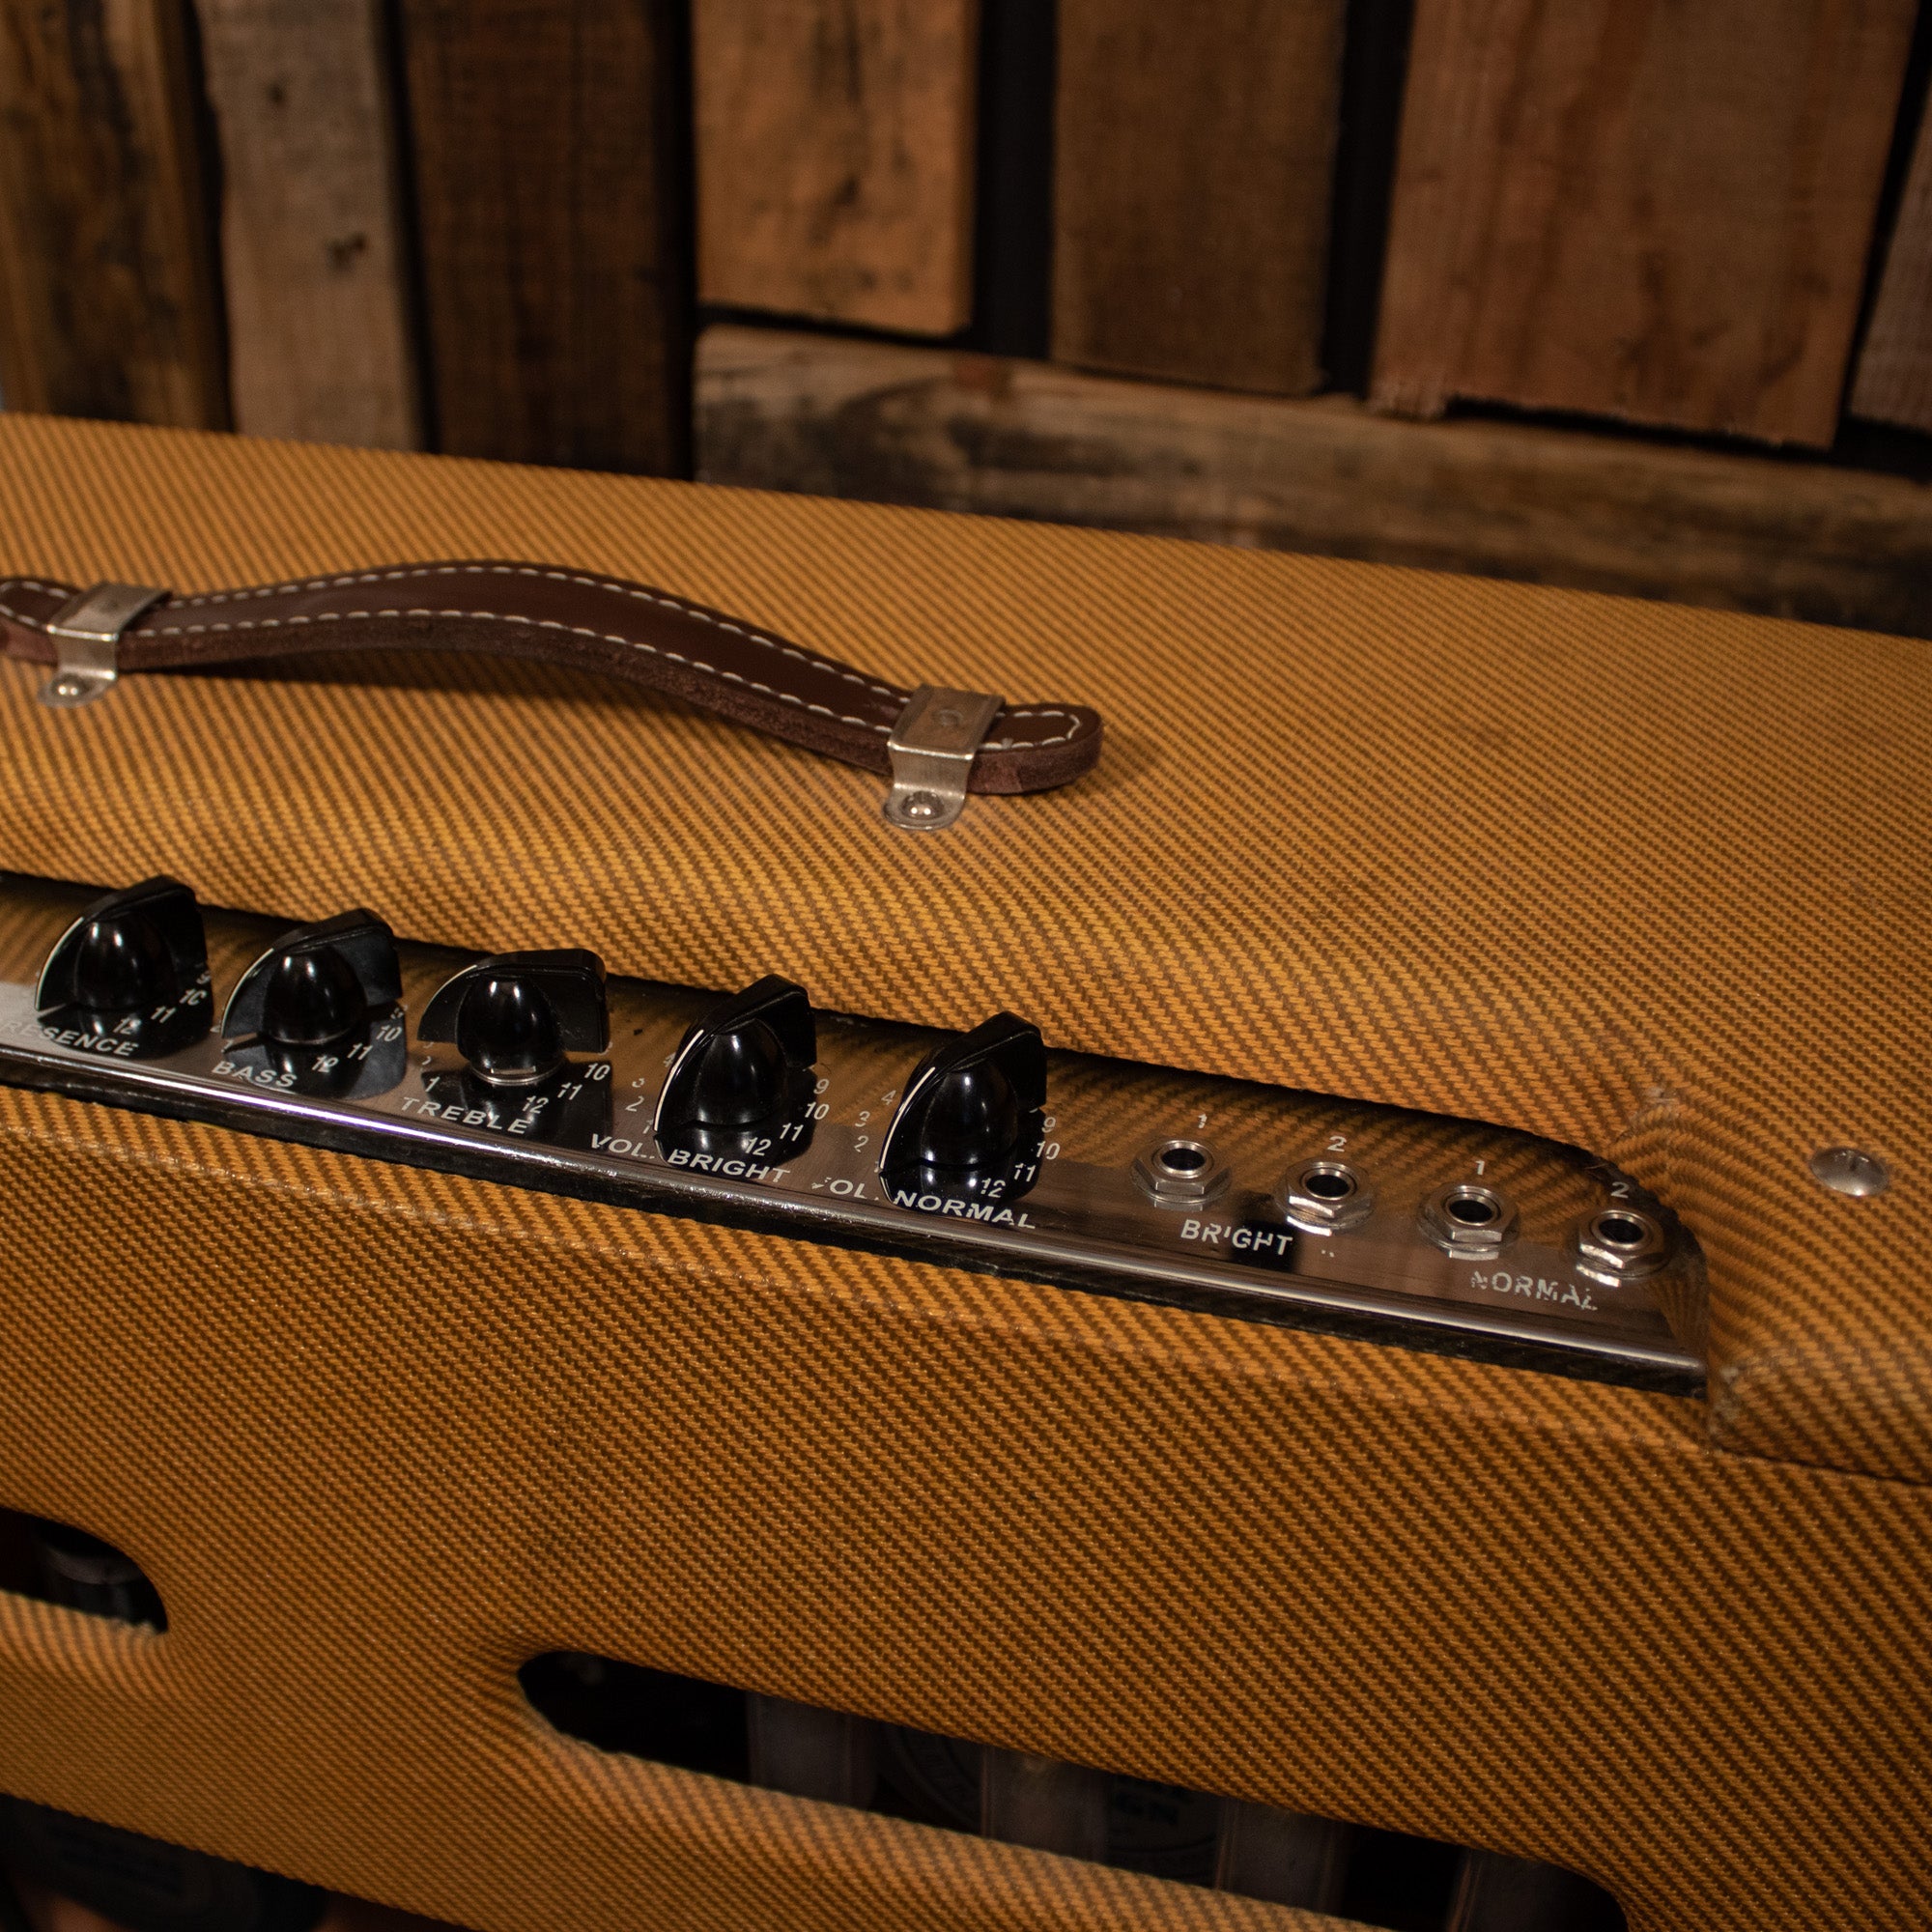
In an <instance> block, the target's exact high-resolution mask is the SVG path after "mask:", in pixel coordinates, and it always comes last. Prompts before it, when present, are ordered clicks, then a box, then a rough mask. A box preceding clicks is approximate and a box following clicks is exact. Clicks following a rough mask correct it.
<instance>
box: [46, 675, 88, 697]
mask: <svg viewBox="0 0 1932 1932" xmlns="http://www.w3.org/2000/svg"><path fill="white" fill-rule="evenodd" d="M86 689H87V687H86V686H85V685H84V684H82V683H81V681H80V680H79V678H77V677H57V678H55V680H54V696H56V697H78V696H80V694H81V693H82V692H83V691H85V690H86Z"/></svg>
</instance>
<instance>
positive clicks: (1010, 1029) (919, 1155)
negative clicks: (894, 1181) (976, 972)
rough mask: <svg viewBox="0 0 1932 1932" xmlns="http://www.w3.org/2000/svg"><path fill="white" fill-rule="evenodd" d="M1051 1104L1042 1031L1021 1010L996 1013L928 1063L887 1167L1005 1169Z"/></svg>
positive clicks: (909, 1086)
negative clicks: (1033, 1120) (1034, 1119)
mask: <svg viewBox="0 0 1932 1932" xmlns="http://www.w3.org/2000/svg"><path fill="white" fill-rule="evenodd" d="M1045 1105H1046V1047H1045V1045H1044V1043H1043V1042H1042V1041H1041V1039H1040V1037H1039V1029H1038V1028H1037V1026H1035V1025H1033V1024H1032V1023H1031V1022H1030V1021H1028V1020H1023V1019H1021V1018H1020V1017H1019V1016H1018V1014H1016V1013H995V1014H994V1015H993V1017H992V1018H991V1019H989V1020H985V1021H982V1022H981V1023H980V1025H979V1026H977V1027H975V1028H974V1029H973V1031H972V1032H971V1033H969V1034H963V1035H961V1036H960V1037H959V1038H957V1039H950V1040H947V1041H945V1042H944V1043H943V1044H942V1045H939V1046H936V1047H934V1048H933V1050H932V1051H931V1052H930V1053H928V1054H927V1055H926V1056H925V1058H924V1059H923V1061H921V1062H920V1064H919V1065H918V1067H917V1068H916V1069H915V1071H914V1073H913V1076H912V1078H911V1079H910V1080H909V1081H908V1082H907V1083H906V1089H905V1097H904V1099H902V1100H901V1101H900V1102H899V1107H898V1112H897V1113H895V1115H894V1116H893V1124H892V1126H891V1127H890V1128H889V1129H888V1131H887V1134H886V1144H885V1147H884V1148H883V1149H882V1150H881V1151H880V1154H879V1167H880V1171H881V1172H885V1171H886V1170H888V1169H903V1168H911V1167H920V1168H937V1169H941V1170H953V1171H958V1170H965V1171H967V1172H972V1171H975V1170H978V1169H983V1168H992V1167H997V1166H999V1165H1000V1164H1001V1163H1002V1162H1003V1161H1006V1160H1008V1159H1009V1158H1010V1157H1011V1155H1012V1154H1013V1153H1014V1151H1016V1150H1017V1149H1018V1147H1019V1144H1020V1137H1021V1135H1022V1134H1023V1133H1024V1131H1025V1129H1026V1125H1027V1120H1028V1117H1029V1116H1030V1115H1032V1114H1036V1113H1037V1112H1038V1111H1039V1110H1040V1109H1041V1108H1042V1107H1044V1106H1045Z"/></svg>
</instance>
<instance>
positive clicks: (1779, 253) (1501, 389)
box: [1375, 0, 1917, 446]
mask: <svg viewBox="0 0 1932 1932" xmlns="http://www.w3.org/2000/svg"><path fill="white" fill-rule="evenodd" d="M1916 12H1917V7H1916V0H1700V4H1696V5H1683V6H1647V5H1632V4H1630V3H1629V0H1564V4H1563V5H1561V6H1556V7H1547V6H1544V5H1542V4H1541V0H1418V5H1417V10H1416V15H1415V30H1414V39H1413V43H1412V45H1411V49H1410V57H1409V84H1408V93H1407V100H1406V110H1405V115H1404V121H1403V128H1402V147H1401V162H1400V171H1399V174H1398V178H1397V185H1396V196H1395V207H1394V212H1393V216H1392V222H1391V230H1390V237H1389V248H1388V262H1387V272H1386V277H1385V280H1384V284H1383V298H1382V318H1381V329H1380V336H1379V341H1378V348H1377V354H1376V365H1375V395H1376V399H1377V400H1378V402H1379V403H1381V404H1382V405H1383V406H1384V407H1387V408H1390V409H1397V410H1403V411H1406V412H1412V413H1416V414H1423V415H1428V414H1434V413H1437V412H1440V410H1441V409H1442V408H1443V406H1444V405H1445V404H1446V403H1447V402H1448V401H1449V400H1450V399H1451V398H1452V397H1457V396H1475V397H1483V398H1487V399H1489V400H1492V401H1497V402H1505V403H1513V404H1519V405H1522V406H1525V407H1529V408H1534V409H1545V410H1564V411H1580V412H1589V413H1592V414H1601V415H1608V416H1620V417H1624V418H1626V419H1629V420H1631V421H1635V422H1643V423H1656V424H1663V425H1668V426H1670V427H1673V428H1677V429H1685V430H1697V431H1717V432H1723V433H1727V434H1736V435H1742V436H1750V437H1759V438H1763V439H1766V440H1771V441H1791V442H1801V443H1811V444H1815V445H1821V446H1822V445H1824V444H1827V443H1829V442H1830V441H1831V440H1832V438H1833V432H1834V430H1835V427H1836V423H1837V416H1838V406H1839V400H1840V397H1841V394H1842V392H1843V388H1844V384H1845V377H1846V372H1847V361H1848V356H1849V353H1850V349H1851V344H1852V335H1853V330H1854V327H1855V326H1856V324H1857V321H1858V314H1859V303H1860V298H1861V292H1862V289H1863V286H1864V275H1865V263H1866V258H1867V253H1868V250H1869V247H1870V244H1871V238H1872V232H1873V224H1874V220H1875V218H1876V215H1877V212H1878V200H1879V191H1880V187H1881V184H1882V179H1883V175H1884V170H1885V163H1886V156H1887V153H1888V150H1889V145H1890V141H1891V133H1892V126H1893V120H1894V116H1895V113H1896V110H1897V105H1898V98H1899V87H1900V83H1901V80H1902V77H1903V74H1904V71H1905V59H1906V52H1907V46H1908V43H1909V41H1910V37H1911V33H1912V27H1913V21H1914V18H1915V15H1916Z"/></svg>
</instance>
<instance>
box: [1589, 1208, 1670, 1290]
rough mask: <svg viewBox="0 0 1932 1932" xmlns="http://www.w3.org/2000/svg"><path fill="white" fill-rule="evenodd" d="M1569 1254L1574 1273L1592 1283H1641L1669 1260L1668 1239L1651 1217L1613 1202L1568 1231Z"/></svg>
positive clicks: (1638, 1210) (1639, 1209) (1660, 1225)
mask: <svg viewBox="0 0 1932 1932" xmlns="http://www.w3.org/2000/svg"><path fill="white" fill-rule="evenodd" d="M1570 1253H1571V1255H1572V1257H1573V1258H1574V1260H1575V1261H1576V1264H1577V1272H1578V1273H1580V1274H1586V1275H1588V1276H1590V1277H1591V1279H1592V1280H1594V1281H1600V1282H1603V1283H1605V1284H1606V1285H1614V1284H1615V1283H1617V1282H1620V1281H1641V1280H1642V1279H1643V1278H1644V1277H1645V1276H1646V1275H1653V1274H1655V1273H1657V1271H1658V1270H1659V1269H1660V1268H1662V1266H1663V1264H1665V1263H1666V1262H1667V1261H1668V1260H1669V1259H1670V1236H1668V1235H1667V1234H1666V1233H1665V1232H1664V1229H1663V1224H1662V1222H1661V1221H1659V1220H1658V1219H1657V1218H1656V1216H1655V1215H1651V1214H1646V1213H1645V1212H1644V1211H1643V1210H1642V1209H1641V1208H1632V1207H1629V1206H1627V1205H1626V1204H1625V1203H1624V1202H1621V1201H1617V1202H1612V1203H1611V1205H1610V1206H1609V1207H1607V1208H1598V1209H1597V1211H1596V1212H1595V1213H1594V1214H1586V1215H1585V1216H1584V1217H1583V1219H1582V1220H1580V1221H1579V1222H1577V1225H1576V1226H1575V1227H1574V1228H1572V1229H1571V1231H1570Z"/></svg>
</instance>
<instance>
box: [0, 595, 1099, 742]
mask: <svg viewBox="0 0 1932 1932" xmlns="http://www.w3.org/2000/svg"><path fill="white" fill-rule="evenodd" d="M489 574H496V575H501V576H510V575H518V576H525V577H545V578H550V579H554V581H556V582H570V583H579V584H582V585H584V586H586V587H588V588H591V589H598V588H603V589H610V590H618V591H621V592H623V594H625V595H626V596H631V597H638V598H640V599H644V600H647V601H649V602H651V603H656V604H663V605H665V606H666V607H667V608H668V609H671V610H676V611H682V612H684V614H686V615H688V616H692V617H697V618H700V619H702V620H703V621H704V622H706V623H709V624H711V625H713V626H714V627H716V628H718V629H720V630H725V631H729V632H731V633H733V634H734V635H736V636H739V637H743V638H747V639H751V640H752V641H754V642H757V643H762V644H767V645H769V646H770V647H771V648H772V649H774V650H777V651H780V652H781V653H783V654H784V655H785V656H788V657H793V658H797V659H798V660H799V661H800V662H801V663H805V664H813V665H817V666H818V667H819V668H822V669H825V670H828V671H833V672H836V674H837V675H838V676H839V677H841V678H843V679H845V680H846V681H847V682H848V683H852V684H858V685H861V686H863V687H864V688H865V689H866V690H867V691H872V692H876V693H877V694H878V695H879V696H882V697H886V698H891V699H894V700H895V701H896V700H900V699H903V697H904V696H905V694H904V693H902V692H898V691H895V690H894V689H893V688H892V687H891V686H889V685H881V684H874V683H872V682H871V681H870V680H869V679H867V678H865V677H862V676H860V675H859V674H858V673H856V672H853V671H850V670H847V669H846V668H843V667H842V666H837V665H833V664H831V663H829V662H826V661H824V660H821V659H818V658H815V657H813V656H812V654H811V653H810V652H807V651H801V650H798V649H796V648H794V647H793V646H792V645H789V644H783V643H780V642H779V641H778V640H777V639H773V638H767V637H765V636H763V635H762V634H760V633H758V632H754V631H747V630H745V629H744V628H743V627H742V626H740V625H737V624H733V623H731V622H729V621H728V620H726V619H724V618H718V617H712V616H710V615H709V614H708V613H706V612H704V611H698V610H695V609H693V608H691V607H689V606H686V605H684V604H682V603H681V602H679V601H678V600H677V599H674V598H669V597H664V596H660V595H658V594H657V593H656V592H653V591H648V590H644V589H641V588H639V587H638V586H636V585H632V584H620V583H606V582H603V581H602V580H599V579H596V578H588V577H582V576H576V575H573V574H571V573H568V572H564V571H554V570H550V571H540V570H535V569H531V568H529V567H527V566H523V567H517V566H510V565H501V564H497V565H467V566H454V565H452V566H451V567H449V568H448V569H438V570H407V571H405V570H396V571H381V572H375V571H365V572H362V573H360V574H358V575H355V576H347V577H336V578H323V579H311V580H309V581H308V582H302V583H290V584H276V585H272V586H269V587H266V588H263V589H260V590H245V591H211V592H207V593H205V594H203V595H201V596H198V597H182V598H176V599H174V600H172V602H171V603H170V605H169V607H168V608H169V609H170V610H181V609H183V608H184V607H186V606H189V605H200V606H206V605H212V604H229V603H234V602H236V601H238V600H239V599H241V598H243V597H271V596H288V595H293V594H296V593H298V592H300V591H303V590H318V589H329V588H334V587H337V586H340V585H342V584H346V583H371V582H399V581H404V580H407V579H411V578H423V577H455V576H483V575H489ZM0 583H4V584H5V585H6V586H7V587H9V588H12V587H14V586H15V585H17V586H18V587H19V588H20V589H23V590H38V591H41V592H43V594H45V595H47V596H50V597H58V596H62V595H64V594H66V593H65V591H64V589H63V587H62V586H61V585H58V584H52V583H41V582H36V581H35V580H33V579H31V578H8V579H0ZM0 612H4V613H5V614H6V615H7V616H10V617H12V618H14V621H15V622H16V623H22V624H30V625H32V626H34V627H35V628H36V629H42V630H43V629H44V628H45V622H44V620H43V619H42V618H38V617H31V616H28V615H27V614H26V613H25V612H23V611H16V610H15V609H14V607H13V606H12V605H11V604H8V603H6V602H4V601H0ZM397 617H447V618H453V619H458V620H460V619H464V618H473V619H476V620H477V621H479V622H484V623H497V624H521V625H525V626H526V627H528V628H530V629H533V630H540V631H559V632H562V633H564V634H565V635H567V636H570V637H578V638H589V639H594V640H596V641H599V642H602V643H607V644H617V645H620V646H622V647H624V648H626V649H630V650H640V651H648V652H649V653H650V654H651V655H652V656H653V657H662V658H667V659H668V660H669V661H670V662H671V663H673V664H680V665H684V666H685V667H687V668H689V669H692V670H697V671H702V672H704V673H705V674H706V675H707V676H710V677H715V678H717V679H719V680H720V681H721V682H723V683H727V684H738V685H743V686H744V687H745V688H746V689H747V690H751V691H755V692H758V693H760V694H762V695H763V696H766V697H770V698H774V699H776V700H777V701H778V702H779V703H781V704H791V705H795V706H797V707H798V708H799V709H800V710H802V711H810V712H813V713H815V714H816V715H817V716H819V717H821V718H830V719H832V720H834V722H836V723H838V724H840V725H853V726H855V727H856V728H857V729H859V730H862V731H873V732H877V733H878V734H879V735H881V736H886V735H888V734H890V733H891V731H892V729H893V726H892V725H890V724H884V725H882V724H879V723H877V722H876V721H874V720H872V719H868V718H854V717H851V716H850V715H848V714H846V713H844V712H838V711H834V710H832V709H830V708H829V707H828V706H826V705H823V704H813V703H811V702H810V700H809V699H807V698H803V697H799V696H795V695H794V694H793V693H791V692H787V691H779V690H777V689H775V688H774V687H773V686H771V685H768V684H761V683H760V682H759V681H758V680H757V679H755V678H748V677H744V676H741V675H740V674H739V673H738V672H737V671H731V670H724V669H721V668H719V667H718V666H716V665H709V664H706V663H705V662H704V661H703V660H702V659H701V658H692V657H686V656H685V655H684V654H683V653H682V652H679V651H672V650H667V649H665V648H664V647H663V646H662V645H658V644H653V643H650V642H648V641H646V640H645V639H641V638H626V637H623V636H620V635H618V634H616V633H614V632H609V631H594V630H589V629H586V628H585V627H584V626H582V625H579V624H563V623H558V622H557V621H556V620H555V619H554V618H543V617H525V616H521V615H518V614H516V613H514V612H511V611H432V610H429V609H427V608H422V607H413V608H411V609H409V610H399V609H390V610H385V611H323V612H321V613H320V614H319V615H316V616H296V617H255V618H249V619H245V620H243V621H242V622H241V623H235V624H216V623H209V624H168V623H165V622H162V623H157V624H155V625H153V626H151V627H149V628H147V629H146V630H145V631H144V632H143V633H142V635H144V636H148V637H170V638H183V637H198V636H206V635H211V634H213V633H216V632H220V633H225V634H227V635H230V636H236V635H242V634H245V633H247V632H248V631H251V630H265V631H266V630H281V629H286V628H289V627H291V626H294V625H297V624H317V623H323V624H330V623H342V622H346V621H354V620H358V619H370V620H381V619H384V618H397ZM1003 715H1004V716H1006V717H1008V718H1065V720H1066V721H1067V728H1066V729H1065V731H1061V732H1056V733H1055V734H1053V735H1052V736H1050V737H1042V738H1016V737H1012V736H1010V735H1009V736H1008V737H1004V738H1000V739H997V740H988V741H987V743H986V744H985V745H984V746H983V747H982V748H981V749H982V750H984V751H989V752H994V751H997V752H1027V751H1037V750H1041V749H1043V748H1044V747H1046V746H1048V745H1064V744H1068V743H1070V742H1071V741H1072V740H1073V739H1075V738H1077V737H1078V736H1079V735H1080V731H1081V727H1082V725H1083V723H1084V721H1083V720H1082V719H1081V718H1080V716H1079V715H1078V714H1077V713H1075V712H1071V711H1063V710H1061V709H1059V708H1058V707H1057V706H1051V705H1044V706H1042V705H1012V706H1009V707H1006V708H1005V710H1004V712H1003Z"/></svg>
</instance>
